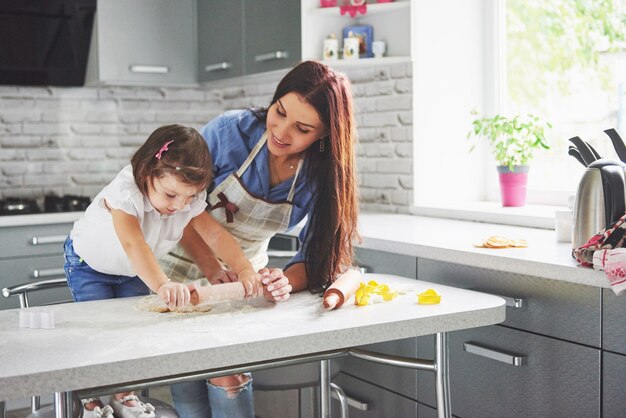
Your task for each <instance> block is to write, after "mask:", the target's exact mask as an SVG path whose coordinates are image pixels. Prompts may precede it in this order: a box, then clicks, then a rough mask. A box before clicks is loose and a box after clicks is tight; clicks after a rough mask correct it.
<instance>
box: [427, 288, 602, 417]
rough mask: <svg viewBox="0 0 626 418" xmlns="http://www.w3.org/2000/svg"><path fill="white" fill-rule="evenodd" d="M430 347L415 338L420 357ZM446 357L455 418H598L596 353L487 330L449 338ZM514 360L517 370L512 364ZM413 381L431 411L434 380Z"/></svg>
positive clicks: (510, 332) (429, 342)
mask: <svg viewBox="0 0 626 418" xmlns="http://www.w3.org/2000/svg"><path fill="white" fill-rule="evenodd" d="M444 297H445V295H444ZM432 343H433V338H432V337H420V338H419V339H418V353H419V355H420V356H431V355H432V351H433V349H432V346H433V345H432ZM449 355H450V396H451V403H452V413H453V414H454V415H456V416H459V417H463V418H471V417H477V418H484V417H500V418H506V417H599V416H600V350H598V349H596V348H592V347H587V346H583V345H579V344H572V343H569V342H566V341H561V340H557V339H554V338H549V337H543V336H540V335H536V334H532V333H529V332H525V331H519V330H515V329H511V328H507V327H504V326H490V327H482V328H476V329H472V330H467V331H456V332H452V333H450V334H449ZM515 359H517V360H521V361H522V364H520V365H517V366H516V365H514V364H511V362H512V361H514V360H515ZM417 378H418V383H417V387H418V400H419V402H420V403H424V404H426V405H430V406H434V405H435V391H434V387H435V386H434V384H435V382H434V376H433V375H432V374H429V373H419V374H418V376H417Z"/></svg>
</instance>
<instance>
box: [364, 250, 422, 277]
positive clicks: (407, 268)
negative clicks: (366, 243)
mask: <svg viewBox="0 0 626 418" xmlns="http://www.w3.org/2000/svg"><path fill="white" fill-rule="evenodd" d="M356 264H357V265H358V266H359V267H363V268H365V269H366V271H367V273H380V274H394V275H397V276H403V277H409V278H411V279H415V278H417V259H416V258H415V257H411V256H408V255H401V254H393V253H387V252H384V251H376V250H370V249H367V248H357V249H356Z"/></svg>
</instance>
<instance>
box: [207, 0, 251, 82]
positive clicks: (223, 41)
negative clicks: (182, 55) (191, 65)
mask: <svg viewBox="0 0 626 418" xmlns="http://www.w3.org/2000/svg"><path fill="white" fill-rule="evenodd" d="M243 5H244V4H243V1H241V0H231V1H221V0H198V15H197V26H198V80H199V81H211V80H217V79H220V78H229V77H236V76H240V75H243V54H244V53H243V48H242V45H243V36H244V30H245V29H244V23H243Z"/></svg>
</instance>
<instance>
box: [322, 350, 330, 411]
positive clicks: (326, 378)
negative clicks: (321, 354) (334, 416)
mask: <svg viewBox="0 0 626 418" xmlns="http://www.w3.org/2000/svg"><path fill="white" fill-rule="evenodd" d="M320 418H330V360H322V361H320Z"/></svg>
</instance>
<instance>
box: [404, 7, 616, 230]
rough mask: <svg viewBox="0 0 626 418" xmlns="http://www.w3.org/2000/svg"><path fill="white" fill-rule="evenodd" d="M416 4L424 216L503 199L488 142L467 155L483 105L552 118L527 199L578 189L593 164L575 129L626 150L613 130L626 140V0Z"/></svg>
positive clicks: (418, 184)
mask: <svg viewBox="0 0 626 418" xmlns="http://www.w3.org/2000/svg"><path fill="white" fill-rule="evenodd" d="M414 5H415V7H413V10H414V15H413V24H414V25H415V26H414V39H413V40H414V41H415V42H414V43H413V45H412V47H413V48H414V50H413V53H412V56H413V101H414V103H413V118H414V122H413V123H414V126H413V142H414V157H413V158H414V197H415V198H414V203H415V207H416V210H415V211H414V212H415V213H425V214H433V213H436V210H431V208H453V209H454V210H457V211H462V210H464V209H466V208H472V210H473V211H474V212H475V211H480V206H476V205H475V203H476V202H493V204H492V206H493V207H497V206H498V203H499V201H500V196H499V188H498V181H497V174H496V169H495V161H494V159H493V157H492V155H491V154H490V152H489V150H488V148H487V146H486V145H487V144H486V143H485V144H481V145H480V146H479V147H477V149H476V150H475V151H474V152H472V153H469V149H470V146H471V144H470V143H469V142H468V140H467V139H466V135H467V133H468V131H469V128H470V126H471V120H472V116H471V111H472V110H474V109H475V110H478V111H479V113H481V114H484V115H486V116H487V115H488V116H491V115H494V114H496V113H500V114H506V115H514V114H517V113H528V112H530V113H534V114H538V115H541V116H543V117H545V119H546V120H548V121H549V122H550V123H551V124H552V126H553V128H552V129H551V130H550V132H549V135H548V141H549V143H550V145H551V149H550V150H549V151H544V150H537V151H536V152H535V153H534V158H533V160H532V161H531V163H530V166H531V169H530V174H529V183H528V187H529V193H528V200H527V202H528V204H529V205H555V206H564V205H566V204H567V198H568V197H569V196H570V195H573V194H574V193H575V191H576V188H577V184H578V181H579V179H580V177H581V175H582V173H583V170H584V168H583V166H582V165H581V164H580V163H578V162H577V161H576V160H575V159H574V158H573V157H571V156H569V155H568V147H569V143H568V138H570V137H572V136H575V135H578V136H580V137H581V138H582V139H584V140H587V141H588V142H590V143H591V144H592V145H593V146H594V147H595V148H596V149H597V150H598V152H599V153H600V154H601V155H602V156H603V157H606V158H611V159H617V156H616V154H615V152H614V151H613V148H612V144H611V142H610V140H609V138H608V137H607V136H606V135H605V134H604V133H603V130H605V129H607V128H611V127H613V128H616V129H617V130H618V132H619V133H620V135H621V136H622V138H624V140H626V126H625V118H626V110H625V107H626V95H625V94H626V93H625V91H624V90H625V84H626V0H486V1H483V0H441V1H437V2H415V3H414ZM446 28H453V29H451V30H447V29H446ZM485 142H486V141H485ZM420 208H426V209H425V210H421V209H420ZM476 208H478V209H476ZM546 213H549V216H550V217H552V216H553V215H554V210H553V209H550V210H549V211H548V212H546ZM483 220H484V218H483Z"/></svg>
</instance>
